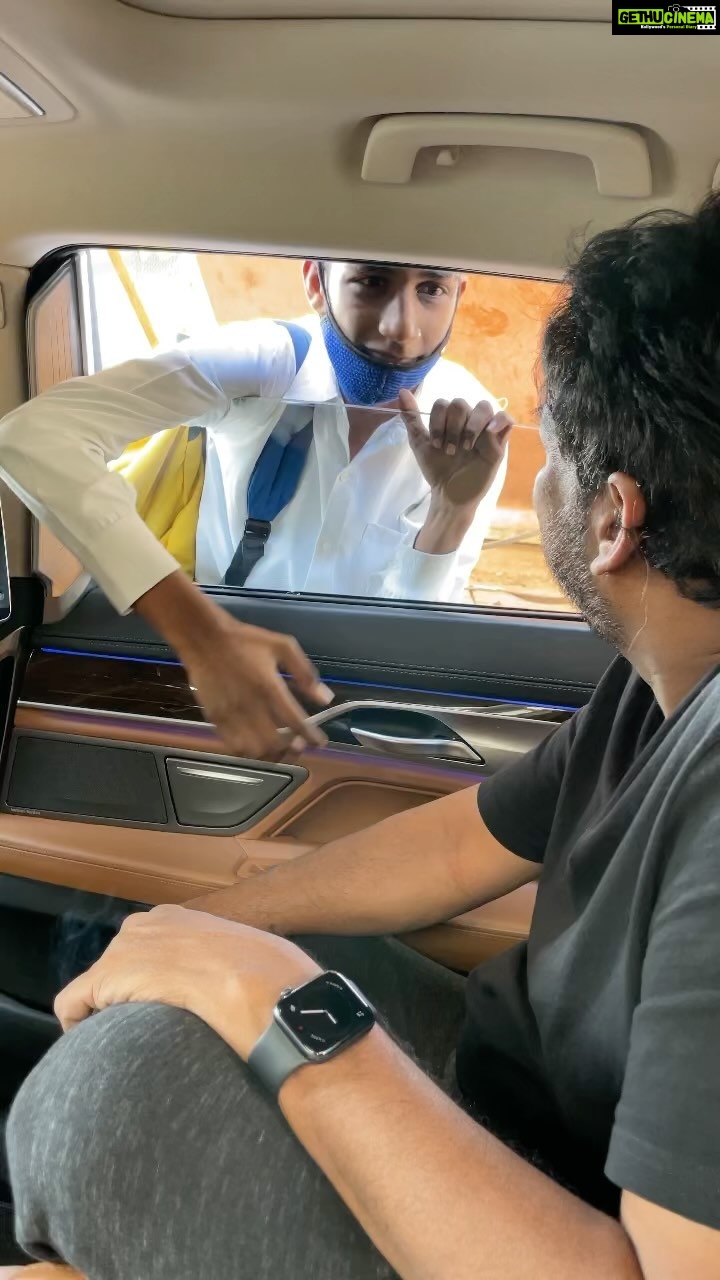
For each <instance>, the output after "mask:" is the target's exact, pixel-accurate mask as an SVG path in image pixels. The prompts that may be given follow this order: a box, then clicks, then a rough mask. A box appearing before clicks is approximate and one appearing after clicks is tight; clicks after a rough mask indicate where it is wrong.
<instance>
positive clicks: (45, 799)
mask: <svg viewBox="0 0 720 1280" xmlns="http://www.w3.org/2000/svg"><path fill="white" fill-rule="evenodd" d="M7 805H8V807H9V808H10V809H20V810H24V811H28V810H30V811H35V812H38V811H39V812H43V813H62V814H67V815H68V817H73V816H74V817H78V818H101V819H102V818H115V819H116V820H120V821H125V822H150V823H158V824H163V823H167V812H166V809H165V801H164V798H163V791H162V785H161V783H160V777H159V773H158V768H157V764H156V763H155V757H154V755H153V753H152V752H151V751H143V750H140V749H138V750H136V751H135V750H132V749H129V748H123V747H101V746H96V745H95V744H94V743H84V742H70V741H57V740H55V739H48V738H35V737H32V736H27V737H25V736H20V737H18V738H17V740H16V745H15V755H14V757H13V762H12V771H11V774H10V780H9V784H8V791H7Z"/></svg>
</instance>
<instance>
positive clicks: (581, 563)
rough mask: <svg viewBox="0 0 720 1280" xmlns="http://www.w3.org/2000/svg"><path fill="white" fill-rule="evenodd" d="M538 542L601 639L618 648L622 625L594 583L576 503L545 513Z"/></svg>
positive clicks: (558, 579)
mask: <svg viewBox="0 0 720 1280" xmlns="http://www.w3.org/2000/svg"><path fill="white" fill-rule="evenodd" d="M541 533H542V545H543V551H544V553H545V559H546V560H547V563H548V566H549V568H550V572H551V573H552V575H553V577H554V578H555V581H556V582H557V583H558V586H560V587H561V588H562V590H563V591H564V592H565V595H566V596H567V597H568V599H569V600H571V601H572V603H573V604H574V605H576V606H577V608H578V609H579V610H580V613H581V614H582V615H583V617H584V618H585V621H586V622H587V623H589V625H590V626H591V627H592V629H593V631H596V632H597V634H598V635H599V636H600V638H601V639H602V640H605V641H607V643H608V644H612V645H614V646H615V648H616V649H622V647H623V642H624V634H623V629H622V627H621V626H620V623H619V622H618V621H617V619H616V618H614V617H613V615H612V614H611V612H610V610H609V608H608V606H607V604H606V602H605V600H604V599H603V597H602V596H601V594H600V592H599V591H598V589H597V586H596V584H595V579H594V578H593V575H592V573H591V572H590V566H589V564H588V558H587V548H586V545H585V539H586V512H585V511H584V510H583V508H582V507H581V505H580V504H579V503H573V504H572V505H570V506H568V507H566V508H565V509H564V510H562V511H556V512H554V513H553V515H551V516H549V517H546V519H545V520H544V521H543V524H542V527H541Z"/></svg>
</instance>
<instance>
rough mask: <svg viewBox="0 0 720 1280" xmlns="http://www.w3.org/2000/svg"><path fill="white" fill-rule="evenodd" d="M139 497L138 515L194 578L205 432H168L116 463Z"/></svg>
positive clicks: (133, 446)
mask: <svg viewBox="0 0 720 1280" xmlns="http://www.w3.org/2000/svg"><path fill="white" fill-rule="evenodd" d="M108 469H109V470H110V471H117V472H119V473H120V475H121V476H123V477H124V479H125V480H127V482H128V484H131V485H132V487H133V489H134V490H135V492H136V494H137V503H136V506H137V512H138V515H139V516H140V517H141V518H142V519H143V520H144V521H145V523H146V525H147V526H148V528H149V529H150V531H151V532H152V533H154V534H155V537H156V538H157V539H158V541H160V542H161V543H162V544H163V546H164V547H166V548H167V550H168V551H169V552H170V554H171V555H172V556H174V557H175V559H176V560H177V562H178V564H179V565H180V567H181V569H183V570H184V571H185V573H187V574H188V575H189V576H190V577H191V578H192V577H194V576H195V538H196V535H197V526H198V516H199V514H200V498H201V496H202V491H203V483H204V480H205V433H204V431H197V430H191V428H190V427H170V428H168V430H166V431H159V432H158V433H157V434H156V435H153V436H147V437H146V438H145V439H144V440H137V441H136V442H135V444H131V445H129V446H128V448H127V449H126V450H125V452H124V453H122V454H121V455H120V457H119V458H117V459H116V460H115V461H114V462H110V463H108Z"/></svg>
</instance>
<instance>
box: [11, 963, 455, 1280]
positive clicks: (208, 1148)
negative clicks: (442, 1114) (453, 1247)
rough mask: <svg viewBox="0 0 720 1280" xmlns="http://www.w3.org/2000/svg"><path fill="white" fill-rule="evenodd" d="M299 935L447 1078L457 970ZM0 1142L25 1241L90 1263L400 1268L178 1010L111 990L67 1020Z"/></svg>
mask: <svg viewBox="0 0 720 1280" xmlns="http://www.w3.org/2000/svg"><path fill="white" fill-rule="evenodd" d="M304 945H305V946H306V949H307V950H308V951H311V952H312V954H313V955H314V956H316V958H317V959H318V960H319V961H320V963H321V964H323V965H324V966H326V967H327V968H335V969H338V970H339V971H340V972H342V973H345V974H347V976H348V977H350V978H352V979H353V980H354V981H355V982H356V983H357V984H358V985H359V986H360V988H361V989H362V990H363V991H364V992H365V993H366V994H367V996H368V997H369V998H370V999H371V1000H372V1001H373V1003H374V1004H375V1005H376V1006H377V1007H378V1009H379V1010H380V1011H381V1013H382V1015H383V1018H384V1019H385V1021H386V1022H387V1024H388V1025H389V1027H390V1029H391V1030H392V1032H393V1033H394V1034H395V1035H396V1037H397V1038H398V1039H399V1040H400V1041H401V1042H403V1043H404V1044H405V1045H406V1046H408V1048H409V1050H410V1051H411V1052H414V1054H415V1056H416V1057H417V1058H418V1060H419V1061H420V1062H421V1063H422V1065H423V1066H424V1067H425V1069H426V1070H427V1071H428V1072H429V1073H430V1074H431V1075H433V1076H434V1077H435V1078H436V1079H437V1080H438V1081H439V1082H441V1083H443V1082H444V1087H446V1088H447V1090H448V1092H450V1093H453V1089H454V1083H453V1080H454V1073H453V1071H452V1057H453V1052H452V1051H453V1050H454V1047H455V1045H456V1043H457V1038H458V1033H459V1029H460V1025H461V1022H462V1018H463V1013H464V987H465V981H464V979H462V978H460V977H458V976H457V975H455V974H453V973H450V972H449V970H447V969H444V968H442V967H441V966H440V965H436V964H434V963H433V962H432V961H430V960H427V959H425V958H424V957H422V956H419V955H417V954H416V953H415V952H413V951H411V950H409V949H408V948H407V947H405V946H403V945H402V944H400V943H397V942H394V941H390V940H386V939H366V938H364V939H346V938H323V939H320V938H313V939H306V940H304ZM407 1140H408V1142H409V1143H412V1133H409V1134H408V1135H407ZM7 1141H8V1156H9V1164H10V1174H11V1180H12V1186H13V1191H14V1196H15V1204H16V1213H17V1233H18V1239H19V1241H20V1243H21V1245H22V1246H23V1247H24V1248H25V1249H26V1250H27V1251H28V1253H30V1254H31V1255H32V1256H33V1257H35V1258H49V1259H62V1260H63V1261H65V1262H67V1263H70V1264H71V1265H72V1266H75V1267H77V1268H78V1270H79V1271H81V1272H82V1273H83V1274H84V1275H86V1276H87V1277H88V1278H89V1280H246V1278H247V1280H389V1278H390V1277H392V1276H394V1274H395V1273H394V1272H393V1271H392V1270H391V1268H390V1267H389V1266H388V1264H387V1263H386V1262H385V1261H384V1259H383V1258H382V1257H381V1256H380V1254H379V1253H378V1252H377V1250H376V1249H375V1248H374V1246H373V1245H372V1244H371V1242H370V1241H369V1239H368V1237H367V1236H366V1235H365V1233H364V1232H363V1231H362V1229H361V1228H360V1227H359V1226H358V1224H357V1223H356V1222H355V1220H354V1218H353V1217H352V1215H351V1214H350V1213H349V1212H348V1210H347V1209H346V1208H345V1206H344V1204H343V1203H342V1201H341V1200H340V1198H339V1197H338V1196H337V1195H336V1193H335V1191H334V1190H333V1188H332V1186H331V1185H330V1183H329V1182H328V1181H327V1180H326V1178H325V1177H324V1175H323V1174H322V1173H321V1172H320V1170H319V1169H318V1167H317V1166H316V1165H315V1164H314V1163H313V1161H312V1160H311V1159H310V1157H309V1156H308V1155H307V1154H306V1152H305V1150H304V1149H303V1147H301V1145H300V1144H299V1143H298V1142H297V1140H296V1139H295V1137H294V1135H293V1134H292V1132H291V1130H290V1129H289V1128H288V1126H287V1124H286V1122H285V1120H284V1119H283V1117H282V1115H281V1113H280V1111H279V1109H278V1107H277V1105H276V1103H275V1102H274V1101H273V1100H272V1099H271V1098H270V1097H268V1096H267V1095H266V1094H265V1093H264V1092H263V1090H262V1089H261V1088H260V1086H259V1085H257V1084H256V1083H255V1082H254V1081H253V1080H252V1079H251V1077H250V1075H249V1073H248V1070H247V1068H246V1067H245V1065H244V1064H243V1063H242V1062H241V1061H240V1060H239V1059H238V1058H237V1056H236V1055H235V1054H234V1053H233V1052H232V1050H231V1049H230V1048H229V1047H228V1046H227V1045H226V1044H225V1042H224V1041H223V1040H221V1039H220V1038H219V1037H218V1036H217V1035H215V1033H214V1032H213V1031H211V1030H210V1029H209V1028H208V1027H207V1026H206V1025H205V1023H203V1022H201V1021H200V1020H199V1019H198V1018H195V1017H194V1016H193V1015H192V1014H189V1013H186V1012H184V1011H182V1010H179V1009H174V1008H169V1007H167V1006H164V1005H156V1004H145V1005H120V1006H117V1007H115V1008H113V1009H109V1010H107V1011H106V1012H105V1013H101V1014H97V1015H96V1016H95V1017H93V1018H91V1019H89V1020H88V1021H87V1022H85V1023H83V1024H82V1025H81V1026H79V1027H77V1028H76V1029H75V1030H74V1031H72V1032H71V1033H70V1034H69V1035H67V1036H64V1037H63V1038H62V1039H61V1040H60V1041H58V1043H57V1044H56V1045H55V1046H54V1047H53V1048H52V1049H51V1050H50V1052H49V1053H48V1054H47V1056H46V1057H45V1058H44V1059H43V1061H42V1062H41V1063H40V1064H39V1066H37V1067H36V1068H35V1070H34V1071H33V1073H32V1074H31V1075H30V1076H29V1077H28V1079H27V1080H26V1082H25V1084H24V1085H23V1087H22V1089H21V1090H20V1093H19V1094H18V1096H17V1098H16V1100H15V1103H14V1106H13V1109H12V1112H11V1115H10V1120H9V1124H8V1135H7Z"/></svg>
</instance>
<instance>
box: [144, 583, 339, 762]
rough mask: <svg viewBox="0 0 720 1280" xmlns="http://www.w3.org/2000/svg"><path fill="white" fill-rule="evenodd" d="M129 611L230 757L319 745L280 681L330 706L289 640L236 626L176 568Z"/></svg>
mask: <svg viewBox="0 0 720 1280" xmlns="http://www.w3.org/2000/svg"><path fill="white" fill-rule="evenodd" d="M135 611H136V613H138V614H140V616H141V617H143V618H144V619H145V620H146V621H147V622H149V623H150V625H151V626H153V627H154V628H155V630H156V631H159V632H160V634H161V635H162V636H163V637H164V638H165V639H166V640H167V642H168V644H170V645H171V646H172V648H173V649H174V650H175V652H176V653H177V655H178V657H179V658H180V661H181V662H182V664H183V666H184V667H185V670H186V672H187V675H188V678H189V680H190V684H191V685H192V687H193V689H194V690H195V691H196V693H197V696H198V701H199V703H200V706H201V707H202V710H203V712H204V713H205V716H206V717H207V719H208V720H209V721H210V723H211V724H213V725H215V727H216V729H217V731H218V733H219V735H220V737H221V738H222V740H223V743H224V744H225V747H226V748H227V750H228V751H229V752H230V753H231V754H233V755H239V756H247V757H249V758H250V759H263V758H266V757H272V758H278V757H279V756H285V757H286V756H287V755H288V754H290V755H292V754H297V753H298V752H299V751H302V750H303V748H304V747H305V746H306V745H307V744H313V745H315V746H322V745H323V744H324V743H325V741H326V738H325V735H324V733H322V731H321V730H320V729H318V728H316V727H315V726H313V725H308V724H307V723H306V717H307V712H306V711H304V710H303V708H302V706H301V705H300V703H299V702H298V701H297V699H296V698H295V697H294V696H293V693H292V692H291V690H290V688H289V687H288V684H287V682H286V681H285V680H284V679H283V676H282V675H281V672H284V673H285V674H286V675H287V676H289V677H290V680H291V682H292V688H293V691H294V692H297V693H298V694H300V696H301V697H303V698H305V699H306V700H307V701H308V702H315V703H318V704H319V705H321V706H327V705H328V703H330V702H332V693H331V691H330V690H329V689H327V688H326V687H325V686H324V685H323V684H321V683H320V680H319V676H318V673H317V671H316V670H315V667H314V666H313V664H312V663H311V662H310V660H309V658H307V657H306V656H305V654H304V653H303V651H302V649H301V648H300V645H299V644H298V643H297V641H296V640H294V639H293V637H292V636H283V635H278V634H276V633H275V632H273V631H264V630H262V629H261V628H260V627H251V626H248V625H246V624H245V623H242V622H238V621H237V620H236V619H235V618H232V617H231V616H230V614H228V613H226V612H225V611H224V610H223V609H220V608H219V607H218V606H217V605H216V604H215V603H214V602H213V601H212V600H211V599H210V598H209V597H208V596H205V595H203V593H202V592H201V591H200V590H199V588H198V587H196V586H195V585H194V584H193V583H192V582H190V581H189V580H188V579H187V578H186V577H185V574H184V573H182V572H181V571H180V570H178V572H177V573H173V574H171V575H170V576H169V577H168V578H165V579H164V580H163V581H162V582H159V583H158V584H157V586H155V587H153V588H152V590H151V591H148V592H147V594H146V595H144V596H142V597H141V598H140V600H138V601H137V602H136V604H135Z"/></svg>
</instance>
